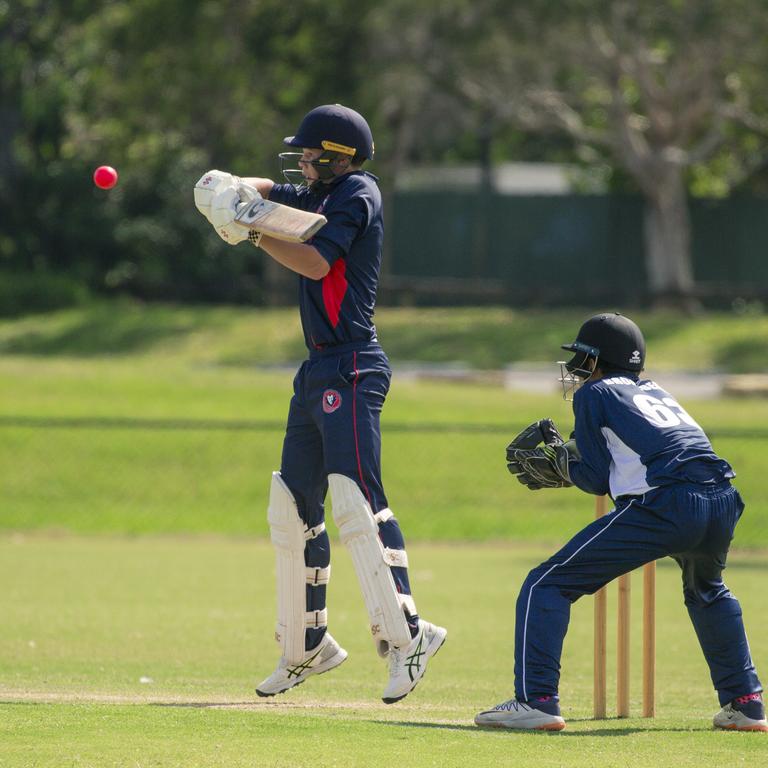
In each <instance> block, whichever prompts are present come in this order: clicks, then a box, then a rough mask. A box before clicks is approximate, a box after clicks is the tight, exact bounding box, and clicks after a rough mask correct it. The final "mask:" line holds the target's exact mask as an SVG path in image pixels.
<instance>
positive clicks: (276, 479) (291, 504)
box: [267, 472, 331, 664]
mask: <svg viewBox="0 0 768 768" xmlns="http://www.w3.org/2000/svg"><path fill="white" fill-rule="evenodd" d="M267 519H268V521H269V530H270V535H271V538H272V544H273V545H274V547H275V555H276V565H277V627H276V629H275V639H276V640H277V642H278V643H279V644H280V647H281V648H282V651H283V655H284V656H285V658H286V659H287V660H288V661H289V662H290V663H291V664H300V663H301V662H302V661H304V656H305V651H304V647H305V645H304V630H305V629H306V628H307V627H313V628H318V627H324V626H326V625H327V624H328V615H327V611H326V610H325V609H324V610H322V611H311V612H308V611H307V592H306V590H307V584H311V585H318V584H327V583H328V579H329V578H330V573H331V568H330V566H328V567H327V568H307V567H306V566H305V565H304V547H305V545H306V542H307V540H308V539H312V538H315V537H316V536H318V535H319V534H320V533H322V532H323V531H324V530H325V525H324V524H321V525H318V526H315V527H314V528H307V527H306V526H305V525H304V523H303V522H302V520H301V518H300V517H299V510H298V507H297V506H296V500H295V499H294V498H293V494H292V493H291V491H290V489H289V488H288V486H287V485H286V484H285V482H283V478H282V477H280V473H279V472H273V473H272V485H271V486H270V491H269V509H268V510H267Z"/></svg>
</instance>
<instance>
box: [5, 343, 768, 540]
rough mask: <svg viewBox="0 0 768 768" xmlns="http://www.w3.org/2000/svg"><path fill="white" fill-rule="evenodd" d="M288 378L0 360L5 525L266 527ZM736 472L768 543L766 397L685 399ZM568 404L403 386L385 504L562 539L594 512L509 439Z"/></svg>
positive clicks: (413, 515) (515, 535)
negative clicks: (511, 459)
mask: <svg viewBox="0 0 768 768" xmlns="http://www.w3.org/2000/svg"><path fill="white" fill-rule="evenodd" d="M290 391H291V374H290V373H288V372H260V371H256V370H252V369H243V368H235V369H232V368H226V367H225V368H221V367H205V368H196V367H192V366H189V365H186V364H185V365H181V364H178V363H174V362H173V361H165V362H164V363H162V364H161V363H159V362H158V361H146V360H136V359H129V360H104V359H98V360H90V359H87V360H80V359H71V358H65V359H48V358H46V359H43V360H38V359H34V358H32V359H30V358H27V357H20V358H15V357H13V358H8V359H5V360H1V361H0V435H2V439H1V440H0V485H1V486H2V487H3V490H4V498H5V502H6V503H5V505H4V508H3V511H2V514H1V515H0V529H2V528H5V529H31V528H34V529H59V528H64V529H66V530H76V531H81V532H116V533H120V532H130V533H152V532H175V531H185V532H224V533H234V534H255V535H265V534H266V533H267V528H266V521H265V517H264V512H263V510H264V509H265V506H266V499H267V493H268V489H269V478H270V473H271V471H272V470H273V469H276V468H277V462H278V461H279V456H280V446H281V441H282V436H283V426H284V419H285V413H286V410H287V401H288V396H289V393H290ZM684 405H685V406H686V407H687V408H688V409H689V410H690V411H691V413H693V414H694V416H695V417H696V418H697V419H698V421H699V422H700V423H701V424H702V425H703V426H704V427H705V429H707V430H708V431H709V432H710V433H711V434H712V435H713V442H714V444H715V448H716V449H717V450H718V451H720V452H721V453H722V454H723V455H724V456H726V457H727V458H728V459H729V460H730V461H731V462H732V463H733V465H734V466H735V467H736V470H737V472H738V481H737V482H738V486H739V488H740V490H741V491H742V493H743V495H744V497H745V499H746V500H747V503H748V511H747V513H746V514H745V516H744V519H743V521H742V524H741V525H740V527H739V532H738V538H737V545H738V546H740V547H751V548H761V547H762V548H766V547H768V488H767V486H766V484H765V483H764V474H765V469H764V466H765V456H766V455H768V432H766V431H765V425H768V400H753V401H743V400H732V401H727V400H725V401H703V402H700V403H696V402H689V401H684ZM542 416H552V417H553V418H555V420H556V421H557V422H558V423H559V424H560V425H561V428H562V429H563V430H564V431H565V430H567V429H568V428H569V426H570V424H571V416H570V410H569V404H568V403H565V402H564V401H563V400H562V399H561V398H560V397H559V396H558V395H557V393H556V392H555V391H554V389H553V392H552V394H551V395H543V396H542V395H539V396H536V395H525V394H519V393H514V394H513V393H510V392H508V391H505V390H504V389H502V388H501V387H499V386H484V385H457V384H451V383H429V382H413V381H401V380H398V378H397V376H396V377H395V381H394V384H393V387H392V391H391V394H390V397H389V399H388V401H387V405H386V407H385V411H384V416H383V431H384V454H383V464H384V477H385V482H386V484H387V489H388V495H389V502H390V505H391V506H392V508H393V509H394V510H395V512H396V514H397V515H398V517H399V518H400V519H401V520H402V522H403V525H404V527H405V530H406V532H407V534H408V537H409V539H411V540H414V539H421V540H426V539H443V540H467V539H473V540H487V539H496V538H502V539H513V540H520V539H538V540H545V541H559V540H561V538H562V536H563V532H564V531H571V532H572V531H574V530H576V529H577V528H578V527H580V526H581V524H582V523H583V522H584V520H585V519H586V518H588V517H589V515H590V514H591V504H592V502H591V501H590V500H589V498H588V497H587V496H585V495H584V494H582V493H580V492H579V491H577V490H575V489H566V490H562V491H558V492H552V493H547V492H541V493H539V494H536V495H535V496H533V495H532V494H531V493H530V492H529V491H527V490H526V489H525V488H523V487H522V486H520V485H519V484H518V483H516V482H515V481H514V480H512V479H511V478H510V476H509V475H508V473H507V471H506V467H505V463H504V449H505V446H506V444H507V443H508V442H509V440H510V438H511V437H512V436H513V435H514V434H515V433H516V432H517V431H518V430H519V429H521V428H522V427H524V426H525V425H526V424H528V423H530V422H531V421H533V420H534V419H536V418H540V417H542Z"/></svg>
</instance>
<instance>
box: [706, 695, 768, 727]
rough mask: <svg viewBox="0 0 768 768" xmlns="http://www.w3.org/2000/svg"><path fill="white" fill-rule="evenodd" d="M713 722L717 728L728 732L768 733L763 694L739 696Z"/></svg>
mask: <svg viewBox="0 0 768 768" xmlns="http://www.w3.org/2000/svg"><path fill="white" fill-rule="evenodd" d="M712 722H713V724H714V726H715V728H723V729H725V730H727V731H768V721H766V719H765V706H764V705H763V696H762V694H760V693H749V694H747V695H746V696H739V697H738V698H736V699H734V700H733V701H732V702H731V703H730V704H726V705H725V706H724V707H723V708H722V709H721V710H720V711H719V712H718V713H717V714H716V715H715V717H714V719H713V721H712Z"/></svg>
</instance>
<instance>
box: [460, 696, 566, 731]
mask: <svg viewBox="0 0 768 768" xmlns="http://www.w3.org/2000/svg"><path fill="white" fill-rule="evenodd" d="M555 710H556V711H559V707H555ZM475 725H479V726H480V727H481V728H515V729H520V730H533V731H562V730H563V728H565V720H563V718H562V717H560V715H559V714H557V715H555V714H549V713H548V712H544V711H542V710H541V709H536V708H535V707H532V706H531V705H530V704H527V703H526V702H524V701H518V700H517V699H509V701H504V702H502V703H501V704H497V705H496V706H495V707H494V708H493V709H486V710H485V711H484V712H480V713H478V714H477V715H475Z"/></svg>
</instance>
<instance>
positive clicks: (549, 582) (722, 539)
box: [515, 482, 762, 705]
mask: <svg viewBox="0 0 768 768" xmlns="http://www.w3.org/2000/svg"><path fill="white" fill-rule="evenodd" d="M743 510H744V504H743V502H742V500H741V497H740V496H739V493H738V491H737V490H736V489H735V488H734V487H733V486H731V484H730V483H729V482H724V483H720V484H718V485H714V486H708V485H693V484H677V485H671V486H666V487H662V488H657V489H654V490H652V491H649V492H648V493H646V494H644V495H643V496H639V497H632V498H625V499H623V500H621V499H620V500H619V501H618V502H617V504H616V508H615V509H614V510H613V511H612V512H611V513H610V514H608V515H605V516H604V517H602V518H599V519H598V520H595V521H594V522H593V523H591V524H590V525H588V526H587V527H586V528H584V529H583V530H582V531H580V532H579V533H577V534H576V536H574V537H573V538H572V539H571V540H570V541H569V542H568V543H567V544H566V545H565V546H564V547H563V548H562V549H561V550H560V551H559V552H557V553H556V554H555V555H553V556H552V557H551V558H550V559H549V560H547V561H546V562H544V563H542V564H541V565H539V566H538V567H536V568H534V569H533V570H532V571H531V572H530V573H529V574H528V577H527V578H526V580H525V582H524V583H523V587H522V589H521V591H520V595H519V597H518V600H517V613H516V626H515V696H516V697H517V698H518V699H520V700H523V701H525V700H528V699H531V698H535V697H537V696H546V695H555V694H557V691H558V682H559V678H560V656H561V654H562V649H563V640H564V638H565V634H566V632H567V631H568V621H569V617H570V610H571V604H572V603H573V602H575V601H576V600H578V599H579V598H580V597H581V596H582V595H591V594H593V593H595V592H596V591H597V590H598V589H600V588H601V587H603V586H604V585H605V584H607V583H608V582H610V581H612V580H613V579H615V578H616V577H617V576H620V575H621V574H623V573H627V572H629V571H632V570H634V569H635V568H638V567H640V566H641V565H643V564H645V563H647V562H650V561H652V560H658V559H659V558H662V557H666V556H668V555H669V556H671V557H673V558H674V559H675V560H676V561H677V563H678V565H679V566H680V568H681V571H682V579H683V598H684V601H685V605H686V607H687V609H688V614H689V616H690V618H691V621H692V622H693V626H694V629H695V631H696V635H697V637H698V640H699V643H700V645H701V649H702V651H703V652H704V657H705V659H706V661H707V664H708V665H709V671H710V675H711V677H712V683H713V684H714V687H715V689H716V690H717V693H718V697H719V699H720V704H721V705H724V704H726V703H727V702H729V701H731V700H732V699H734V698H736V697H737V696H742V695H744V694H747V693H754V692H757V691H761V690H762V686H761V684H760V681H759V680H758V678H757V673H756V672H755V666H754V664H753V662H752V658H751V656H750V652H749V645H748V643H747V637H746V633H745V631H744V624H743V622H742V618H741V607H740V605H739V602H738V600H737V599H736V598H735V597H734V596H733V595H732V594H731V593H730V592H729V590H728V588H727V587H726V586H725V584H724V583H723V579H722V572H723V569H724V568H725V561H726V558H727V555H728V548H729V546H730V543H731V539H732V538H733V531H734V528H735V526H736V523H737V522H738V520H739V517H741V513H742V512H743Z"/></svg>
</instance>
